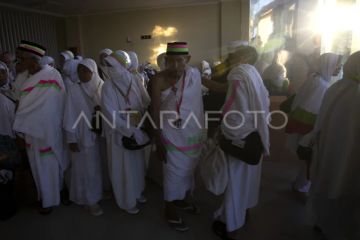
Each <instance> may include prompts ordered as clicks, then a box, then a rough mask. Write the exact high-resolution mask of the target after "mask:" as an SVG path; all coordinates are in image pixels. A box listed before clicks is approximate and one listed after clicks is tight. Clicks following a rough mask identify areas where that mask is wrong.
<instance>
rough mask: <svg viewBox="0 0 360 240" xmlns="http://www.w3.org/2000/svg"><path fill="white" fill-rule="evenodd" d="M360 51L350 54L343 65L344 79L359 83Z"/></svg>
mask: <svg viewBox="0 0 360 240" xmlns="http://www.w3.org/2000/svg"><path fill="white" fill-rule="evenodd" d="M359 63H360V51H358V52H356V53H354V54H352V55H351V56H350V57H349V59H348V60H347V61H346V63H345V65H344V79H349V80H355V81H357V82H358V83H360V64H359Z"/></svg>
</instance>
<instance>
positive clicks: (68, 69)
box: [63, 59, 80, 83]
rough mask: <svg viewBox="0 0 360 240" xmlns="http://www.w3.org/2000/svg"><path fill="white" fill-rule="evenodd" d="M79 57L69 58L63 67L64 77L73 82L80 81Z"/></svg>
mask: <svg viewBox="0 0 360 240" xmlns="http://www.w3.org/2000/svg"><path fill="white" fill-rule="evenodd" d="M79 62H80V61H79V60H77V59H69V60H67V61H66V62H65V64H64V67H63V74H64V78H68V79H69V80H70V81H71V82H73V83H78V82H79V77H78V74H77V67H78V64H79Z"/></svg>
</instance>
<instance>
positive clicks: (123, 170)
mask: <svg viewBox="0 0 360 240" xmlns="http://www.w3.org/2000/svg"><path fill="white" fill-rule="evenodd" d="M106 61H107V62H108V63H109V64H110V65H111V67H109V76H110V79H109V80H108V81H106V82H105V83H104V86H103V90H102V111H103V113H104V115H105V116H106V118H107V119H108V120H109V122H110V123H112V121H113V119H115V125H114V126H111V125H110V124H108V123H105V124H104V130H105V135H106V140H107V148H108V161H109V163H108V164H109V175H110V180H111V183H112V188H113V192H114V195H115V200H116V203H117V205H118V206H119V207H120V208H121V209H123V210H133V209H134V208H136V205H137V200H138V199H140V198H141V197H142V193H143V192H144V190H145V152H144V149H140V150H128V149H125V148H124V146H123V144H122V138H123V137H124V136H125V137H134V138H135V140H136V142H137V143H138V144H139V145H142V144H144V143H145V142H147V141H148V137H147V135H146V134H145V133H144V132H143V131H142V130H141V129H138V128H137V127H136V126H135V125H134V124H133V123H134V122H133V121H132V120H131V119H133V118H132V115H131V114H130V115H127V114H126V113H119V111H129V110H131V111H138V112H139V113H140V114H143V113H144V111H145V110H146V109H147V105H145V104H144V102H143V101H142V97H141V95H140V94H141V93H140V89H139V88H138V85H137V84H136V83H135V79H134V77H133V75H132V74H131V73H130V72H129V71H128V70H127V69H126V68H125V67H124V66H122V65H121V64H120V63H119V62H118V61H117V60H116V59H115V58H114V57H112V56H109V57H107V58H106ZM136 115H137V114H136ZM128 118H129V119H130V121H129V124H128V121H127V119H128Z"/></svg>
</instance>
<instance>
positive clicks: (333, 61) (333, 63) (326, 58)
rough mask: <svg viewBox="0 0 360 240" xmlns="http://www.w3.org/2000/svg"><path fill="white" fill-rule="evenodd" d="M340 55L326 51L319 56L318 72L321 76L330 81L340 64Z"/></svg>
mask: <svg viewBox="0 0 360 240" xmlns="http://www.w3.org/2000/svg"><path fill="white" fill-rule="evenodd" d="M339 60H340V56H339V55H337V54H334V53H324V54H322V55H321V56H320V58H319V63H318V69H317V73H318V74H320V75H321V77H322V78H323V79H324V80H325V81H326V82H329V81H330V80H331V77H332V76H333V74H334V71H335V69H336V67H337V65H338V62H339Z"/></svg>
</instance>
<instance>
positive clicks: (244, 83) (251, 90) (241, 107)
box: [221, 64, 270, 155]
mask: <svg viewBox="0 0 360 240" xmlns="http://www.w3.org/2000/svg"><path fill="white" fill-rule="evenodd" d="M227 78H228V81H229V82H230V86H229V90H228V94H227V97H226V101H225V102H227V101H228V99H229V98H230V97H231V93H232V88H233V87H235V84H234V81H239V82H240V84H239V87H238V88H237V89H236V98H235V101H234V103H233V105H232V106H231V107H230V109H228V110H229V111H239V112H241V114H242V115H243V116H244V119H243V118H242V116H240V115H239V114H229V115H228V116H227V117H226V118H225V119H226V124H225V121H223V122H222V124H221V130H222V132H223V133H224V135H225V137H226V138H227V139H230V140H233V141H234V142H237V141H242V139H244V138H245V137H247V136H248V135H249V134H250V133H252V132H254V131H258V132H259V135H260V137H261V140H262V143H263V145H264V154H265V155H269V148H270V139H269V129H268V116H269V107H270V100H269V93H268V91H267V90H266V88H265V86H264V83H263V81H262V79H261V76H260V74H259V73H258V71H257V70H256V68H255V67H254V66H251V65H249V64H240V65H238V66H237V67H234V68H233V69H232V70H231V71H230V73H229V75H228V77H227ZM256 112H257V114H256ZM255 116H257V119H255ZM224 117H225V116H224ZM225 119H224V120H225ZM241 122H243V124H242V126H241V127H240V128H237V129H233V127H235V126H239V124H240V123H241ZM255 122H256V123H257V124H256V125H257V126H256V125H255ZM229 126H230V128H229Z"/></svg>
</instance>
